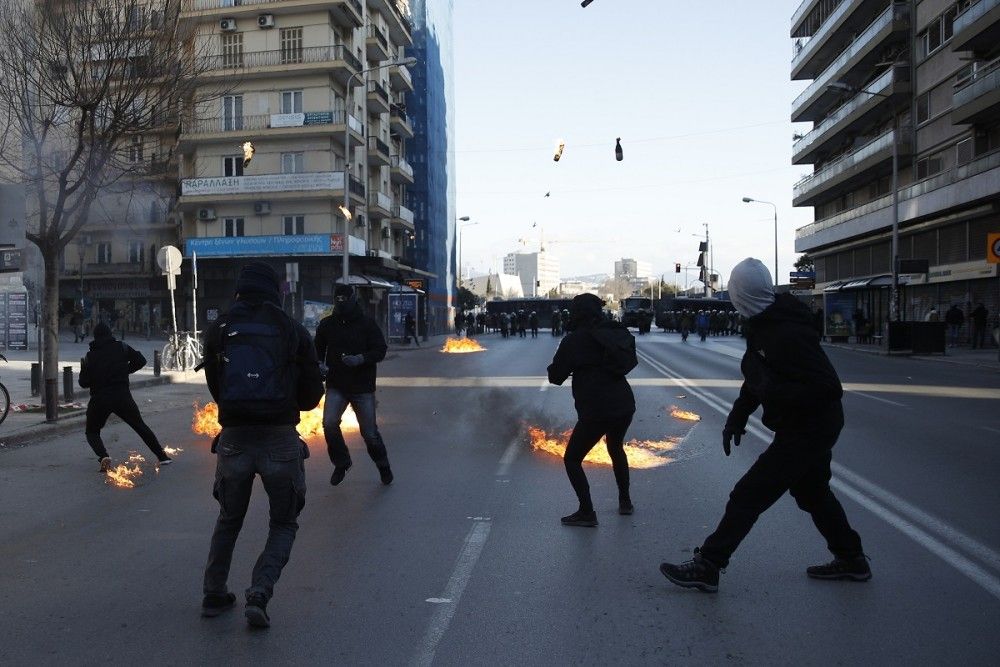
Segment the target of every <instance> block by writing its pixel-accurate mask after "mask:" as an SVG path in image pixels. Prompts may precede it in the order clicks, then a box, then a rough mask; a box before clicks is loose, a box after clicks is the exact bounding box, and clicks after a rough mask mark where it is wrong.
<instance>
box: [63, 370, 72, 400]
mask: <svg viewBox="0 0 1000 667" xmlns="http://www.w3.org/2000/svg"><path fill="white" fill-rule="evenodd" d="M63 400H64V401H72V400H73V367H72V366H63Z"/></svg>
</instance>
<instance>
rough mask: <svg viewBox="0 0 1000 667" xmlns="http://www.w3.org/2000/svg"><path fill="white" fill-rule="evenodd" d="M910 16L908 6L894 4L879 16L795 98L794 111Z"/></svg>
mask: <svg viewBox="0 0 1000 667" xmlns="http://www.w3.org/2000/svg"><path fill="white" fill-rule="evenodd" d="M904 16H909V10H908V8H907V6H906V5H902V4H894V5H891V6H889V7H887V8H886V10H885V11H884V12H882V13H881V14H879V16H878V18H877V19H875V20H874V21H872V22H871V24H870V25H869V26H868V27H867V28H865V29H864V31H862V32H861V34H860V35H858V37H857V39H855V40H854V41H853V42H852V43H851V45H850V46H849V47H847V48H846V49H844V52H843V53H841V54H840V55H839V56H838V57H837V59H836V60H834V61H833V62H832V63H830V64H829V65H828V66H827V68H826V69H825V70H823V71H822V72H821V73H820V74H819V75H818V76H817V77H816V78H815V79H814V80H813V82H812V83H811V84H809V86H808V87H807V88H806V89H805V90H803V91H802V93H801V94H800V95H799V96H798V97H796V98H795V101H794V102H792V109H793V110H794V109H798V108H799V107H800V106H802V105H803V104H804V103H805V101H806V100H808V99H809V98H811V97H812V96H813V95H815V94H816V92H817V91H820V90H822V89H824V88H826V87H827V86H828V85H830V84H831V83H833V80H834V77H835V76H836V75H837V74H839V73H840V70H842V69H843V68H844V66H845V65H847V63H848V62H850V61H851V59H852V58H854V56H856V55H858V53H859V52H860V51H861V49H863V48H864V47H865V46H867V45H868V43H869V42H871V40H872V39H874V37H875V35H877V34H878V33H879V32H881V31H882V30H884V29H885V28H886V27H888V26H889V25H891V24H892V22H893V21H894V20H896V18H897V17H904Z"/></svg>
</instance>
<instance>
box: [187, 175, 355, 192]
mask: <svg viewBox="0 0 1000 667" xmlns="http://www.w3.org/2000/svg"><path fill="white" fill-rule="evenodd" d="M343 189H344V172H342V171H318V172H310V173H304V174H264V175H262V176H216V177H211V178H185V179H184V180H182V181H181V195H182V196H185V197H195V196H200V195H239V194H254V193H258V192H287V191H297V190H343Z"/></svg>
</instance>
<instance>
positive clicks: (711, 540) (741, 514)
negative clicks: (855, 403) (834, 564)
mask: <svg viewBox="0 0 1000 667" xmlns="http://www.w3.org/2000/svg"><path fill="white" fill-rule="evenodd" d="M840 428H841V427H840V426H839V425H837V426H835V427H830V428H827V429H823V430H819V431H813V432H808V433H805V432H801V433H788V432H783V431H778V432H777V433H775V434H774V441H773V442H772V443H771V445H770V446H769V447H768V448H767V449H766V450H764V453H763V454H761V455H760V457H759V458H758V459H757V461H756V462H755V463H754V464H753V465H752V466H751V467H750V470H748V471H747V473H746V474H745V475H743V478H742V479H740V481H739V482H737V483H736V487H735V488H734V489H733V492H732V493H731V494H730V495H729V503H728V504H727V505H726V512H725V514H724V515H723V517H722V521H720V522H719V527H718V528H716V529H715V532H714V533H712V534H711V535H709V537H708V539H706V540H705V544H704V545H703V546H702V547H701V553H702V555H703V556H704V557H705V558H707V559H708V560H709V561H711V562H712V563H714V564H715V565H718V566H719V567H726V565H728V564H729V558H730V557H731V556H732V555H733V552H735V551H736V548H737V547H738V546H739V544H740V542H742V541H743V538H744V537H746V536H747V534H748V533H749V532H750V529H751V528H753V525H754V523H756V522H757V518H758V517H759V516H760V515H761V514H763V513H764V512H765V511H766V510H767V509H768V508H769V507H770V506H771V505H773V504H774V503H775V502H777V501H778V499H779V498H781V496H783V495H784V494H785V492H786V491H788V492H789V493H791V494H792V497H793V498H795V502H796V503H797V504H798V506H799V508H800V509H802V510H803V511H805V512H809V514H810V515H811V516H812V520H813V523H814V524H815V525H816V528H817V529H818V530H819V532H820V534H822V535H823V537H824V538H826V545H827V548H828V549H829V550H830V551H831V552H832V553H833V554H834V555H835V556H837V557H838V558H854V557H857V556H860V555H862V554H863V553H864V551H863V549H862V547H861V538H860V537H859V536H858V534H857V533H856V532H855V531H854V530H853V529H852V528H851V525H850V523H848V521H847V515H846V514H844V508H843V507H842V506H841V505H840V502H839V501H838V500H837V498H836V497H835V496H834V495H833V491H831V490H830V461H831V459H832V451H833V445H834V444H835V443H836V442H837V436H838V435H839V434H840Z"/></svg>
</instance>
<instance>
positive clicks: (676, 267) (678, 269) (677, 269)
mask: <svg viewBox="0 0 1000 667" xmlns="http://www.w3.org/2000/svg"><path fill="white" fill-rule="evenodd" d="M680 272H681V263H680V262H675V263H674V273H680Z"/></svg>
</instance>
